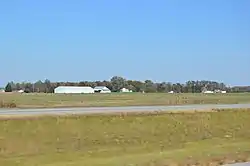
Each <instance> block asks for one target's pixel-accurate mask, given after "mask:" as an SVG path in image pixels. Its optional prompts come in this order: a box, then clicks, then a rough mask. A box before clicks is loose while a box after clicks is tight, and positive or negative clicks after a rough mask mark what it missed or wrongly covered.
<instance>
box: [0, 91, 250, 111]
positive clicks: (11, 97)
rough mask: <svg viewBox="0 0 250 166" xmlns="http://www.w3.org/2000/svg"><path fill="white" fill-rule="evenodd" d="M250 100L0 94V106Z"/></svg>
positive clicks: (238, 98) (232, 99) (242, 97)
mask: <svg viewBox="0 0 250 166" xmlns="http://www.w3.org/2000/svg"><path fill="white" fill-rule="evenodd" d="M237 103H250V93H245V94H236V93H235V94H166V93H148V94H147V93H145V94H142V93H132V94H126V93H112V94H82V95H77V94H19V93H10V94H8V93H0V107H20V108H36V107H87V106H140V105H180V104H237Z"/></svg>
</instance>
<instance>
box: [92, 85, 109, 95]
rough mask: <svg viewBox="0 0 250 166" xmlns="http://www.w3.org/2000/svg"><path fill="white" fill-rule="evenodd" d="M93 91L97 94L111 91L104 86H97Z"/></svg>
mask: <svg viewBox="0 0 250 166" xmlns="http://www.w3.org/2000/svg"><path fill="white" fill-rule="evenodd" d="M94 91H95V92H97V93H111V90H110V89H109V88H107V87H106V86H97V87H95V88H94Z"/></svg>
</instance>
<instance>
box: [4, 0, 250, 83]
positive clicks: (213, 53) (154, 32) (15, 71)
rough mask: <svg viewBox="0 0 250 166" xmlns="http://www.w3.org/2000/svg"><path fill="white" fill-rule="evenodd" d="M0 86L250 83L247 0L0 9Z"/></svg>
mask: <svg viewBox="0 0 250 166" xmlns="http://www.w3.org/2000/svg"><path fill="white" fill-rule="evenodd" d="M0 58H1V60H0V62H1V64H0V73H1V74H0V85H2V86H3V85H5V84H6V83H7V82H8V81H11V80H13V81H36V80H39V79H41V80H44V79H46V78H48V79H50V80H52V81H80V80H104V79H106V80H107V79H110V78H111V77H112V76H114V75H119V76H124V77H126V78H128V79H138V80H145V79H152V80H154V81H171V82H185V81H187V80H201V79H206V80H215V81H222V82H225V83H226V84H230V85H249V84H250V1H249V0H204V1H201V0H155V1H152V0H119V1H118V0H105V1H104V0H71V1H69V0H40V1H35V0H9V1H7V0H6V1H1V3H0Z"/></svg>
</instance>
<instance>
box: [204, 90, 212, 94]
mask: <svg viewBox="0 0 250 166" xmlns="http://www.w3.org/2000/svg"><path fill="white" fill-rule="evenodd" d="M202 93H206V94H211V93H214V92H213V91H210V90H206V91H202Z"/></svg>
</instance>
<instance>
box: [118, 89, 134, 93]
mask: <svg viewBox="0 0 250 166" xmlns="http://www.w3.org/2000/svg"><path fill="white" fill-rule="evenodd" d="M120 92H123V93H126V92H133V91H132V90H129V89H127V88H122V89H121V90H120Z"/></svg>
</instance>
